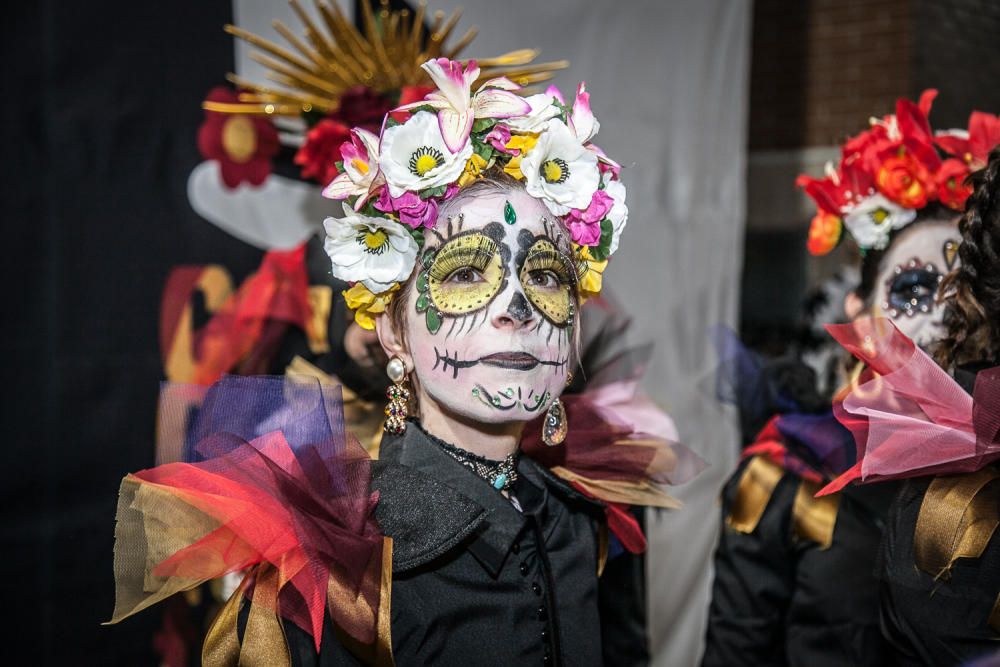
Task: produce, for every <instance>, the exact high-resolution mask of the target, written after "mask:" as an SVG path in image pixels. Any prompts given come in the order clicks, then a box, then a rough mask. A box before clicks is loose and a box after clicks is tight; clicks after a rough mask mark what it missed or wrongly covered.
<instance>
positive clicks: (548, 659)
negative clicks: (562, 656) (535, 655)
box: [542, 655, 552, 665]
mask: <svg viewBox="0 0 1000 667" xmlns="http://www.w3.org/2000/svg"><path fill="white" fill-rule="evenodd" d="M542 664H543V665H551V664H552V656H551V655H547V656H545V657H544V658H542Z"/></svg>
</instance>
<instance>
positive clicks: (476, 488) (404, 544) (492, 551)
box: [372, 421, 603, 577]
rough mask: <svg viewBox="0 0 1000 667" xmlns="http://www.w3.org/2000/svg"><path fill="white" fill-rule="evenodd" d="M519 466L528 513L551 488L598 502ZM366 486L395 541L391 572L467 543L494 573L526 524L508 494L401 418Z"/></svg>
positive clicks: (527, 465)
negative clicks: (399, 430) (399, 432)
mask: <svg viewBox="0 0 1000 667" xmlns="http://www.w3.org/2000/svg"><path fill="white" fill-rule="evenodd" d="M518 472H519V473H520V475H521V479H520V480H519V488H518V489H517V490H516V492H515V493H516V494H517V495H518V496H519V499H520V497H521V496H523V497H524V498H525V500H526V501H529V499H530V502H529V504H528V505H527V506H525V505H522V507H523V509H524V510H525V512H526V513H528V514H535V513H536V512H540V511H542V510H543V508H544V507H546V506H548V505H549V503H547V502H546V498H547V495H546V494H547V493H548V492H549V491H552V492H554V493H556V494H557V495H559V496H561V497H562V498H563V499H564V500H567V501H570V502H572V503H574V504H577V503H582V504H583V505H584V506H586V507H587V508H588V509H591V510H597V511H599V510H600V509H601V508H603V505H602V504H601V503H598V502H596V501H592V500H590V499H589V498H587V497H586V496H584V495H583V494H581V493H579V492H577V491H576V490H575V489H573V488H572V487H570V486H568V485H567V484H566V483H564V482H563V481H562V480H560V479H559V478H558V477H556V476H555V475H553V474H552V473H550V472H549V471H548V470H545V469H544V468H542V467H541V466H540V465H538V464H537V463H535V462H534V461H532V460H531V459H528V458H527V457H525V456H522V457H521V459H520V461H519V463H518ZM372 489H373V490H377V491H378V492H379V501H378V505H377V506H376V509H375V516H376V518H377V519H378V521H379V525H380V526H381V528H382V530H383V532H384V533H385V534H386V535H387V536H389V537H391V538H392V539H393V558H392V560H393V569H394V570H395V571H397V572H402V571H405V570H409V569H413V568H416V567H419V566H421V565H424V564H426V563H428V562H429V561H431V560H433V559H434V558H437V557H438V556H440V555H442V554H444V553H445V552H447V551H449V550H451V549H452V548H454V547H455V546H457V545H458V544H461V543H463V542H466V541H468V547H467V548H468V549H469V551H470V552H471V553H472V554H473V556H475V557H476V559H477V560H478V561H479V562H480V563H481V564H482V565H483V567H484V568H485V569H486V570H487V571H488V572H489V573H490V574H491V575H492V576H493V577H497V576H498V575H499V572H500V569H501V568H502V567H503V564H504V561H505V560H506V558H507V555H508V554H509V553H510V549H511V546H512V545H513V544H514V541H515V540H516V539H517V537H518V535H519V534H520V532H521V530H522V529H523V528H524V525H525V522H526V519H525V516H524V515H523V514H522V513H521V512H518V511H517V510H516V509H514V507H513V506H512V505H511V503H510V501H509V500H507V499H506V498H504V497H503V496H502V495H501V494H500V493H499V492H497V491H496V489H494V488H492V487H491V486H490V485H489V483H487V482H486V481H485V480H483V479H481V478H480V477H478V476H477V475H476V474H475V473H473V472H472V471H471V470H469V469H468V468H466V467H465V466H463V465H462V464H461V463H459V462H458V461H456V460H455V459H454V458H452V457H451V456H449V455H448V454H447V453H445V452H444V451H443V450H442V449H441V448H440V447H439V446H437V445H436V444H434V442H433V440H432V436H430V435H429V434H427V433H426V432H425V431H424V430H423V429H422V428H421V426H420V425H419V424H418V423H417V422H415V421H410V422H408V423H407V427H406V431H405V432H404V434H403V435H402V436H391V435H386V436H385V437H384V438H383V439H382V444H381V446H380V458H379V460H378V462H377V463H376V466H375V472H374V474H373V478H372ZM538 518H539V519H543V517H542V516H538ZM543 523H549V524H551V525H554V523H555V522H550V521H543Z"/></svg>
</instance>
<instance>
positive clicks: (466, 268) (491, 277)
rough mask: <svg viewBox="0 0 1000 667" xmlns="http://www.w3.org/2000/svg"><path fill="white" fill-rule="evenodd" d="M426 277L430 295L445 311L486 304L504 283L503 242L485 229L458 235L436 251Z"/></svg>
mask: <svg viewBox="0 0 1000 667" xmlns="http://www.w3.org/2000/svg"><path fill="white" fill-rule="evenodd" d="M426 281H427V291H428V292H429V294H430V299H431V301H433V303H434V306H435V307H436V308H437V310H438V311H439V312H440V313H441V314H443V315H467V314H469V313H472V312H475V311H477V310H480V309H481V308H485V307H486V306H488V305H489V304H490V302H491V301H492V300H493V298H494V297H495V296H496V295H497V294H498V293H499V292H500V290H501V288H502V287H503V283H504V267H503V260H502V259H501V257H500V248H499V245H498V244H497V242H496V241H495V240H493V239H492V238H490V237H489V236H487V235H486V234H483V233H481V232H473V233H470V234H463V235H460V236H456V237H454V238H452V239H451V240H450V241H448V242H447V243H445V244H444V245H443V246H441V248H440V249H438V250H437V252H436V253H435V254H434V260H433V261H432V262H431V265H430V268H429V269H428V271H427V274H426ZM418 287H420V286H419V285H418Z"/></svg>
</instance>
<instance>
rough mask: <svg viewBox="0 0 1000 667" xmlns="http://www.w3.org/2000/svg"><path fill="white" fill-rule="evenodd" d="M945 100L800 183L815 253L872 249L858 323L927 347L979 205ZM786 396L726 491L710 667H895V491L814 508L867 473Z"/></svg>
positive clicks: (878, 130) (837, 433) (847, 149)
mask: <svg viewBox="0 0 1000 667" xmlns="http://www.w3.org/2000/svg"><path fill="white" fill-rule="evenodd" d="M934 94H935V93H934V91H928V92H927V93H925V94H924V95H923V96H922V97H921V100H920V102H919V104H914V103H913V102H910V101H909V100H905V99H904V100H900V101H899V103H898V104H897V108H896V113H895V114H893V115H890V116H887V117H885V118H883V119H881V120H880V121H878V122H877V123H874V124H873V126H872V128H871V129H869V130H867V131H865V132H863V133H861V134H860V135H857V136H855V137H852V138H851V139H849V140H848V141H847V142H846V143H845V145H844V146H843V150H842V159H841V162H840V164H839V165H838V167H837V168H836V169H834V168H833V167H832V166H831V167H828V170H827V171H828V174H827V175H826V176H825V177H824V178H823V179H813V178H809V177H806V176H803V177H801V178H800V180H799V184H800V185H801V186H804V187H805V190H806V192H807V193H808V194H809V195H810V196H811V197H812V198H813V199H814V200H815V201H816V203H817V205H818V207H819V212H818V213H817V215H816V217H815V219H814V220H813V223H812V227H811V229H810V234H809V250H810V252H812V253H813V254H825V253H827V252H829V251H830V250H832V249H833V247H835V245H836V244H837V243H838V242H839V241H840V239H841V237H842V236H843V231H844V229H845V228H846V230H847V232H848V233H849V235H850V237H851V238H852V239H853V240H854V241H855V242H856V243H857V245H858V246H859V247H860V249H861V252H862V266H861V282H860V284H859V285H858V287H857V288H856V289H855V290H854V291H853V292H852V293H851V294H850V295H849V296H848V297H847V299H846V300H845V311H846V314H847V316H848V317H849V318H856V317H860V316H870V315H875V316H884V317H887V318H890V319H891V320H892V321H893V322H894V323H895V324H896V325H897V326H898V327H899V328H900V330H902V331H903V332H904V333H906V334H907V335H909V336H910V337H911V338H912V339H913V340H914V341H915V342H917V343H918V344H920V345H930V344H932V343H933V342H934V341H935V340H936V339H937V338H939V337H940V335H941V332H942V330H941V318H942V310H941V308H940V307H938V306H937V302H936V294H937V291H938V287H939V284H940V283H941V281H942V280H943V278H944V275H945V273H946V272H947V271H948V270H950V269H952V268H953V267H954V266H955V265H956V262H957V260H958V256H957V252H956V250H957V248H958V230H957V228H956V224H955V223H956V221H957V219H958V215H959V214H958V212H957V209H960V208H961V206H962V204H964V198H965V197H966V196H967V195H968V191H967V190H966V189H965V188H964V186H963V184H962V178H963V175H964V174H967V173H968V167H967V166H964V165H963V164H962V163H961V162H960V161H958V160H956V159H951V158H948V157H947V150H948V149H947V148H946V146H947V142H948V139H945V141H944V142H943V144H940V143H939V141H940V139H939V138H938V137H935V135H934V134H933V133H932V132H931V128H930V125H929V123H928V120H927V116H928V114H929V112H930V106H931V102H932V100H933V98H934ZM947 136H954V134H949V135H947ZM858 371H860V368H858V369H855V373H853V374H852V375H854V376H855V377H856V373H857V372H858ZM785 375H787V372H786V373H785ZM778 393H779V394H781V400H780V401H779V403H781V404H783V406H784V407H783V408H782V410H781V411H780V412H781V413H780V414H778V415H777V416H775V417H773V418H772V419H771V420H770V421H769V422H768V423H767V424H766V426H765V428H764V429H763V430H762V431H761V433H760V434H759V435H758V436H757V437H756V439H755V440H754V441H753V442H752V443H751V445H750V446H749V447H747V448H746V450H745V454H744V458H743V461H742V463H741V465H740V467H739V468H738V469H737V471H736V472H735V474H734V475H733V476H732V477H731V478H730V480H729V482H728V483H727V485H726V487H725V488H724V490H723V530H722V535H721V538H720V544H719V548H718V550H717V553H716V557H715V563H716V581H715V586H714V593H713V600H712V607H711V611H710V620H709V629H708V639H707V648H706V654H705V658H704V662H703V664H705V665H733V664H747V665H749V664H754V665H757V664H773V665H785V664H791V665H796V664H809V665H839V664H854V665H882V664H885V663H886V660H887V654H888V650H889V649H888V646H887V645H886V644H885V642H884V640H883V638H882V636H881V631H880V627H879V626H880V620H879V604H878V583H879V582H878V579H877V578H876V575H875V558H876V553H877V550H878V545H879V543H880V540H881V538H882V527H883V525H884V521H885V517H886V514H887V512H888V507H889V503H890V502H891V500H892V497H893V492H894V488H893V487H892V485H879V486H877V487H870V488H869V487H865V488H857V487H850V488H848V489H845V490H844V491H843V492H841V493H837V494H833V495H827V496H824V497H822V498H814V495H815V494H816V492H817V491H818V490H819V489H820V488H821V487H822V486H823V483H824V480H829V479H832V478H833V477H836V476H837V475H839V474H840V473H842V472H843V471H844V470H846V469H847V468H849V467H850V466H851V465H852V464H853V463H854V460H855V454H854V443H853V441H852V440H851V438H850V434H849V432H848V431H847V430H846V429H844V428H843V427H842V426H841V425H840V424H839V423H838V421H837V419H836V418H835V417H834V414H833V413H832V412H831V411H830V409H829V402H827V403H826V406H827V407H826V408H820V407H818V404H817V401H816V400H815V399H816V396H815V394H814V393H813V392H811V391H810V392H804V393H803V392H801V391H792V392H789V391H787V390H784V391H782V390H779V391H778ZM827 401H829V398H827Z"/></svg>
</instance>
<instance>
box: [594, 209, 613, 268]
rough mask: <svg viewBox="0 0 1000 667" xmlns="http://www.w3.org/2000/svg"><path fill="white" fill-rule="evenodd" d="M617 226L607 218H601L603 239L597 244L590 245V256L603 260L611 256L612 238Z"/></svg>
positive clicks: (599, 260)
mask: <svg viewBox="0 0 1000 667" xmlns="http://www.w3.org/2000/svg"><path fill="white" fill-rule="evenodd" d="M614 233H615V227H614V225H612V224H611V221H610V220H608V219H607V218H604V219H603V220H601V239H600V240H599V241H598V242H597V245H596V246H590V256H591V257H593V258H594V261H597V262H603V261H604V260H606V259H607V258H608V257H610V256H611V252H610V250H611V238H612V237H613V236H614Z"/></svg>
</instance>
